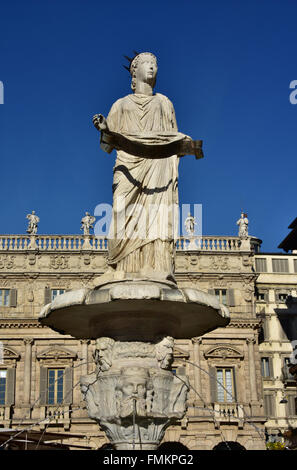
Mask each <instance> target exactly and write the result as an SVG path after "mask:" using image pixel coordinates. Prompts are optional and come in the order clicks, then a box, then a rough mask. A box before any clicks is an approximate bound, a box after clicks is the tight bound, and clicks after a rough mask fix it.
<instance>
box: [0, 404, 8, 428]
mask: <svg viewBox="0 0 297 470" xmlns="http://www.w3.org/2000/svg"><path fill="white" fill-rule="evenodd" d="M10 420H11V406H10V405H1V406H0V424H1V425H2V426H3V424H4V425H5V426H7V427H8V426H9V423H10ZM5 426H4V427H5Z"/></svg>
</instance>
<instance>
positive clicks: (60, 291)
mask: <svg viewBox="0 0 297 470" xmlns="http://www.w3.org/2000/svg"><path fill="white" fill-rule="evenodd" d="M64 292H66V291H65V289H52V301H53V300H54V299H55V298H56V297H57V295H61V294H64Z"/></svg>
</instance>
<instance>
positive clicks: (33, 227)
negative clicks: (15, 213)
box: [26, 211, 40, 235]
mask: <svg viewBox="0 0 297 470" xmlns="http://www.w3.org/2000/svg"><path fill="white" fill-rule="evenodd" d="M26 218H27V219H28V220H29V224H28V228H27V233H29V234H30V235H36V233H37V229H38V223H39V221H40V219H39V217H38V216H37V215H36V214H35V211H32V214H28V215H27V216H26Z"/></svg>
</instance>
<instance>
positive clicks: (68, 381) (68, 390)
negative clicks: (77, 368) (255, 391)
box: [64, 367, 73, 405]
mask: <svg viewBox="0 0 297 470" xmlns="http://www.w3.org/2000/svg"><path fill="white" fill-rule="evenodd" d="M64 380H65V382H64V383H65V391H64V403H65V405H71V403H72V401H73V399H72V367H66V369H65V374H64Z"/></svg>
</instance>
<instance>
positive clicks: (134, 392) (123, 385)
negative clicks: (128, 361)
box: [116, 367, 152, 398]
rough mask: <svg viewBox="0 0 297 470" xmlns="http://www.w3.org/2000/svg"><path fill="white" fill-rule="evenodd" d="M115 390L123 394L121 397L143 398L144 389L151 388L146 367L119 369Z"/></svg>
mask: <svg viewBox="0 0 297 470" xmlns="http://www.w3.org/2000/svg"><path fill="white" fill-rule="evenodd" d="M116 388H117V390H120V391H121V392H122V394H123V398H132V397H133V396H134V397H138V398H144V397H145V395H146V391H147V390H150V389H151V388H152V383H151V381H150V376H149V373H148V371H147V369H145V368H143V367H127V368H123V369H121V376H120V377H119V380H118V384H117V386H116Z"/></svg>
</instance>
